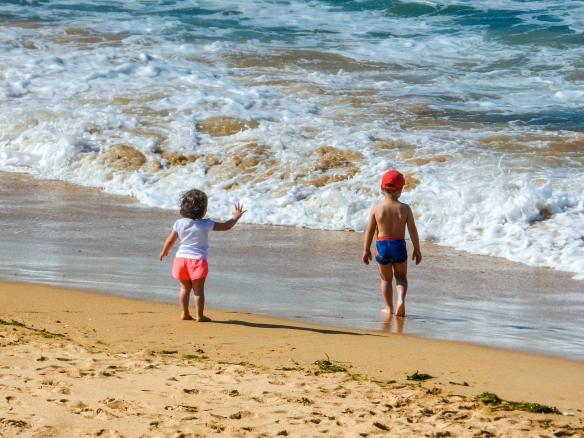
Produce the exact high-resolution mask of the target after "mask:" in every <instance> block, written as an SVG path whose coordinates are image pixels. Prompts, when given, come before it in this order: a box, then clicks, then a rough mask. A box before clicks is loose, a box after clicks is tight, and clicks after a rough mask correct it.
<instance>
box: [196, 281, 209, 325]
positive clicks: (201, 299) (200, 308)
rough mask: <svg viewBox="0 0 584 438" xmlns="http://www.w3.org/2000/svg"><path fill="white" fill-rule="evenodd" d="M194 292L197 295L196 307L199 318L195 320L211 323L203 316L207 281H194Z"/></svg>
mask: <svg viewBox="0 0 584 438" xmlns="http://www.w3.org/2000/svg"><path fill="white" fill-rule="evenodd" d="M193 292H194V293H195V307H196V309H197V317H196V318H195V319H196V320H197V321H198V322H208V321H211V319H210V318H207V317H206V316H205V315H203V312H204V311H205V279H204V278H198V279H196V280H193Z"/></svg>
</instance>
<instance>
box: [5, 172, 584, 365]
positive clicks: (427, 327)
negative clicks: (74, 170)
mask: <svg viewBox="0 0 584 438" xmlns="http://www.w3.org/2000/svg"><path fill="white" fill-rule="evenodd" d="M0 189H1V190H2V192H3V198H2V202H3V215H2V216H0V225H1V226H2V228H3V234H2V242H3V253H2V254H0V281H9V282H10V281H13V280H15V279H16V278H18V280H19V281H22V280H23V279H25V280H26V283H38V284H52V285H56V286H62V287H67V288H71V289H84V290H93V291H97V292H99V293H102V294H111V295H116V296H127V297H136V298H140V299H147V300H153V301H159V302H168V303H175V302H176V299H177V298H176V296H177V285H176V284H175V280H174V279H172V278H171V276H170V265H171V262H172V260H171V259H170V258H169V259H168V260H167V259H165V261H164V262H162V263H161V262H159V261H158V259H157V256H158V253H159V251H160V248H161V246H162V242H163V241H164V239H165V238H166V236H167V233H168V230H169V229H170V228H171V226H172V223H173V222H174V220H176V218H177V212H175V211H170V210H160V209H154V208H149V207H145V206H142V205H141V204H138V203H136V202H135V201H134V200H132V199H128V198H125V197H120V196H116V195H108V194H105V193H102V192H100V191H99V190H98V189H88V188H85V187H80V186H76V185H73V184H68V183H63V182H61V181H45V180H34V179H33V178H32V177H31V176H30V175H27V174H7V173H0ZM25 205H34V206H35V208H34V209H26V208H23V206H25ZM361 248H362V235H359V234H356V233H353V232H332V231H318V230H307V229H300V228H290V227H273V226H263V225H247V224H238V226H237V227H236V228H234V230H232V231H229V232H227V233H213V234H212V236H211V245H210V260H209V262H210V266H211V272H210V276H209V278H208V281H207V306H209V307H210V308H215V309H224V310H233V309H236V310H238V311H242V312H251V313H255V314H258V315H270V316H273V317H276V318H281V319H286V320H289V321H295V322H299V323H313V324H319V325H321V326H329V327H339V328H343V329H345V328H348V329H364V330H378V331H403V332H404V333H408V334H411V335H414V336H418V337H421V338H429V339H446V340H455V341H463V342H470V343H474V344H478V345H490V346H493V347H496V348H503V349H507V350H514V351H524V352H531V353H535V354H542V355H547V356H555V357H564V358H569V359H575V360H584V353H582V354H581V355H578V352H584V325H582V323H581V318H580V315H581V313H582V311H584V300H582V299H581V298H580V297H581V296H582V292H584V284H583V283H582V282H578V281H575V280H572V279H571V277H570V275H569V274H566V273H560V272H555V271H552V270H550V269H545V268H530V267H528V266H525V265H521V264H518V263H511V262H507V261H503V262H504V263H502V262H501V259H496V258H493V257H486V256H476V255H471V254H468V253H464V252H460V251H456V250H453V249H452V248H447V247H439V246H436V245H432V244H428V243H424V244H423V253H424V261H423V262H422V264H421V265H419V266H414V265H412V266H411V267H410V273H409V280H410V288H409V292H408V318H406V319H405V320H402V321H401V324H400V325H396V324H395V321H396V319H395V318H393V321H392V322H391V324H387V323H386V322H385V321H384V318H383V316H382V315H381V314H380V312H379V309H380V308H381V307H382V299H381V296H380V294H379V280H378V275H377V272H376V269H375V267H374V266H372V265H369V266H365V265H363V264H362V263H361V261H360V255H361ZM39 254H43V257H42V258H39V257H38V255H39ZM169 260H170V261H169ZM15 274H17V275H15ZM558 285H561V287H562V294H561V295H558V294H554V296H553V299H551V298H550V294H549V290H553V289H557V288H558Z"/></svg>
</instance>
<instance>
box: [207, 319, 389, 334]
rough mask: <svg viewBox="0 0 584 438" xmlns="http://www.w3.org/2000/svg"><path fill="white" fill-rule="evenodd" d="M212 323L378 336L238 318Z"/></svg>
mask: <svg viewBox="0 0 584 438" xmlns="http://www.w3.org/2000/svg"><path fill="white" fill-rule="evenodd" d="M213 323H216V324H232V325H241V326H244V327H253V328H264V329H285V330H300V331H306V332H313V333H321V334H323V335H351V336H379V335H376V334H373V333H355V332H348V331H343V330H334V329H319V328H314V327H302V326H297V325H284V324H265V323H256V322H249V321H240V320H236V319H230V320H228V321H217V320H213Z"/></svg>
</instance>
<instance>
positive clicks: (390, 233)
mask: <svg viewBox="0 0 584 438" xmlns="http://www.w3.org/2000/svg"><path fill="white" fill-rule="evenodd" d="M408 218H412V210H411V209H410V207H409V205H407V204H404V203H403V202H399V201H398V200H393V199H391V198H389V199H385V200H384V201H383V202H381V203H379V204H377V205H375V206H374V207H373V208H372V209H371V219H373V221H372V222H374V223H375V227H376V229H377V236H378V237H391V238H394V239H403V238H405V235H406V225H407V222H408Z"/></svg>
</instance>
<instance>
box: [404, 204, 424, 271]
mask: <svg viewBox="0 0 584 438" xmlns="http://www.w3.org/2000/svg"><path fill="white" fill-rule="evenodd" d="M406 225H407V226H408V233H410V239H412V244H413V245H414V252H413V254H412V260H415V261H416V265H419V264H420V262H421V261H422V252H421V251H420V237H419V236H418V229H417V228H416V222H415V221H414V214H413V213H412V210H411V209H410V211H409V212H408V220H407V222H406Z"/></svg>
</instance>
